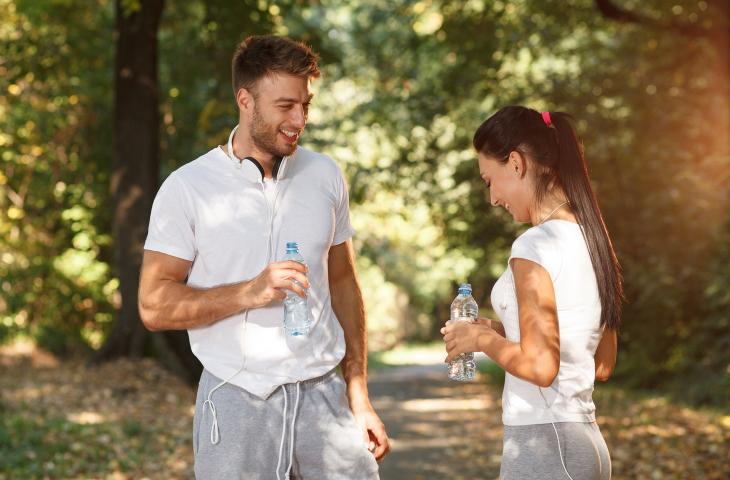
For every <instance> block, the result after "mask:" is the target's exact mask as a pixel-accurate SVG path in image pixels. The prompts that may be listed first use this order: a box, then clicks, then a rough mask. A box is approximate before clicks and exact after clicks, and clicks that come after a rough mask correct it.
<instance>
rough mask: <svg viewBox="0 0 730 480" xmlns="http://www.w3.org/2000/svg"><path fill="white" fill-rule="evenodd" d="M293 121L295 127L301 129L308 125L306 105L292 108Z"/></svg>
mask: <svg viewBox="0 0 730 480" xmlns="http://www.w3.org/2000/svg"><path fill="white" fill-rule="evenodd" d="M291 121H292V123H293V124H294V125H293V126H295V127H297V128H299V129H301V128H304V125H305V124H306V123H307V112H306V111H305V107H304V105H298V106H296V107H294V108H292V115H291Z"/></svg>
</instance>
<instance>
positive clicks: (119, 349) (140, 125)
mask: <svg viewBox="0 0 730 480" xmlns="http://www.w3.org/2000/svg"><path fill="white" fill-rule="evenodd" d="M163 8H164V0H148V1H144V2H139V3H135V2H128V1H124V0H117V1H116V34H117V38H116V62H115V68H114V70H115V85H114V123H113V128H114V139H113V159H114V160H113V167H112V176H111V194H112V199H113V202H114V216H113V225H112V232H113V237H114V240H115V243H114V245H115V260H116V265H117V272H118V275H119V289H120V294H121V305H120V308H119V311H118V314H117V319H116V322H115V323H114V327H113V329H112V331H111V332H110V334H109V336H108V337H107V339H106V342H105V343H104V345H103V346H102V348H101V349H100V350H99V351H98V352H97V353H96V354H95V356H94V361H96V362H99V361H104V360H109V359H113V358H116V357H120V356H132V357H139V356H142V355H143V354H145V353H147V354H149V353H151V352H155V354H156V355H157V356H159V357H161V359H162V360H163V362H164V363H165V364H166V365H167V366H168V367H171V368H173V369H175V370H177V371H178V372H181V373H185V374H187V375H188V378H190V379H193V378H195V377H196V373H199V368H200V367H199V366H198V364H197V362H196V360H195V359H194V357H192V354H191V353H190V350H189V347H188V346H187V338H186V335H184V333H181V332H165V333H164V334H153V333H151V332H148V331H147V330H146V329H145V328H144V326H143V325H142V322H141V320H140V318H139V311H138V308H137V299H138V294H137V291H138V289H139V272H140V267H141V264H142V253H143V250H142V247H143V245H144V241H145V237H146V234H147V226H148V223H149V214H150V210H151V208H152V200H153V199H154V195H155V193H156V192H157V187H158V177H159V172H160V134H159V129H160V114H159V88H158V75H157V71H158V45H157V33H158V29H159V25H160V18H161V16H162V10H163Z"/></svg>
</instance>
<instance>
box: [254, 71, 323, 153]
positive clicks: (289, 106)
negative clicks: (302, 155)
mask: <svg viewBox="0 0 730 480" xmlns="http://www.w3.org/2000/svg"><path fill="white" fill-rule="evenodd" d="M309 83H310V82H309V79H308V78H305V77H297V76H293V75H286V74H274V75H269V76H266V77H263V78H262V79H260V80H259V81H258V82H257V84H256V87H255V89H254V92H253V93H254V108H253V112H252V119H251V123H250V125H251V127H250V130H249V134H250V136H251V139H252V140H253V142H254V144H255V145H256V147H257V148H258V149H259V150H261V151H262V152H264V153H268V154H271V155H273V156H277V157H283V156H288V155H291V154H293V153H294V151H295V150H296V149H297V141H298V140H299V135H300V134H301V133H302V131H303V130H304V126H305V125H306V124H307V114H308V112H309V103H310V102H311V100H312V94H311V93H310V92H309Z"/></svg>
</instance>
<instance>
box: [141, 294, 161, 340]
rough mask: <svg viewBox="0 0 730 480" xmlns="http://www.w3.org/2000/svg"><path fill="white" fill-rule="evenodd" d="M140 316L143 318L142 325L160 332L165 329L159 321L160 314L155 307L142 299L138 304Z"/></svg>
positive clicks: (151, 330)
mask: <svg viewBox="0 0 730 480" xmlns="http://www.w3.org/2000/svg"><path fill="white" fill-rule="evenodd" d="M138 308H139V318H140V320H142V325H144V327H145V328H146V329H147V330H149V331H150V332H159V331H161V330H164V328H162V326H161V325H160V323H159V315H158V314H157V312H156V310H155V309H154V308H151V307H150V306H149V305H147V304H145V302H143V301H142V300H141V299H140V301H139V304H138Z"/></svg>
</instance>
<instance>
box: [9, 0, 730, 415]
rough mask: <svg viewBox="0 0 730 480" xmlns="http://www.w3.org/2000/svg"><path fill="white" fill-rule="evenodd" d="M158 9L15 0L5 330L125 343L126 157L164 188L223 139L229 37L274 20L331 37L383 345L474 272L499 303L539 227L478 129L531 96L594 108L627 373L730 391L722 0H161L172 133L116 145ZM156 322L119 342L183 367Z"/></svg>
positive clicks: (313, 128) (323, 46)
mask: <svg viewBox="0 0 730 480" xmlns="http://www.w3.org/2000/svg"><path fill="white" fill-rule="evenodd" d="M153 3H154V2H153ZM149 5H150V2H148V1H146V0H119V7H120V8H117V6H116V5H115V2H113V1H112V0H95V1H94V2H72V1H68V0H35V1H30V0H15V1H10V0H0V41H1V46H0V118H2V124H3V128H2V131H1V132H0V147H1V148H0V152H1V153H0V155H1V158H2V164H1V165H2V166H1V167H0V207H1V208H0V292H1V293H0V341H10V340H12V339H13V338H16V337H18V336H25V337H30V338H33V339H35V341H36V342H38V344H39V345H41V346H43V347H44V348H47V349H49V350H51V351H53V352H56V353H59V354H64V353H71V352H76V351H79V350H81V351H85V352H86V353H87V354H89V355H92V354H93V353H96V355H97V357H98V356H100V354H102V353H104V352H105V350H103V349H102V346H103V345H104V344H105V341H108V343H107V345H108V348H107V350H106V351H109V350H113V349H112V348H111V345H112V344H113V343H114V342H117V341H118V340H114V338H115V336H118V334H113V335H112V332H113V331H114V328H115V327H114V325H115V322H117V323H116V325H117V327H116V329H117V331H120V328H121V327H119V325H120V322H127V325H135V323H134V322H136V318H135V315H136V313H135V309H134V302H135V300H134V299H133V298H132V297H133V296H134V291H135V288H136V286H134V285H135V284H134V282H136V280H135V278H136V269H137V268H138V257H135V255H138V254H139V248H140V245H139V242H140V238H143V235H142V236H141V235H140V234H139V231H138V230H134V229H135V228H138V227H139V224H140V222H142V223H144V222H143V221H142V220H144V218H146V217H145V216H146V215H148V212H142V217H139V216H137V217H135V218H136V220H135V221H134V222H131V223H129V222H128V221H126V222H127V223H125V221H124V220H123V218H124V217H123V216H120V215H119V211H118V210H117V209H118V208H119V207H120V197H119V191H118V187H114V185H117V184H116V183H114V182H112V178H114V177H113V175H114V172H117V173H118V172H119V171H120V170H119V169H120V168H128V169H131V170H128V171H127V174H128V175H130V177H129V179H130V180H131V181H132V184H134V185H146V184H145V183H144V179H143V173H144V172H143V171H142V170H143V169H145V168H146V167H145V165H146V166H147V167H150V168H152V170H149V171H154V169H155V168H158V169H159V174H155V175H156V176H157V177H158V178H157V182H156V184H155V185H154V187H153V186H143V190H144V195H153V194H154V191H150V190H153V189H154V188H156V185H159V183H160V182H161V180H162V179H164V178H165V177H166V176H167V175H168V174H169V173H170V172H171V171H172V170H174V169H175V168H177V167H178V166H180V165H182V164H183V163H185V162H188V161H190V160H192V159H194V158H195V157H196V156H198V155H200V154H202V153H204V152H205V151H206V150H207V149H208V148H210V146H212V145H215V144H220V143H223V142H224V141H225V140H226V137H227V135H228V133H229V132H230V129H231V128H232V126H233V124H234V122H235V103H234V101H233V97H232V93H231V87H230V57H231V54H232V52H233V49H234V46H235V45H236V43H237V42H239V41H240V40H242V39H243V38H244V37H246V36H248V35H252V34H263V33H276V34H283V35H290V36H292V37H294V38H297V39H301V40H304V41H305V42H307V43H309V44H311V45H313V46H314V48H315V49H316V50H317V51H319V52H320V53H321V56H322V61H321V66H322V68H323V76H322V78H321V79H320V80H318V81H317V82H316V84H315V89H316V97H315V102H314V104H315V105H314V108H313V110H312V112H311V115H310V123H309V126H308V127H307V131H306V133H305V136H304V137H303V142H304V144H305V145H307V146H311V147H312V148H315V149H317V150H321V151H323V152H325V153H328V154H330V155H331V156H332V157H333V158H335V159H336V160H337V161H338V163H339V164H340V166H341V167H342V168H343V170H344V171H345V174H346V176H347V178H348V181H349V184H350V195H351V209H352V220H353V223H354V226H355V228H356V230H357V234H356V237H355V244H356V247H357V250H358V252H359V258H358V262H359V272H360V276H361V280H362V282H363V289H364V292H365V294H366V301H367V304H368V311H369V318H370V329H371V334H370V338H371V342H372V343H371V348H373V349H386V348H389V347H391V346H393V345H395V344H397V343H399V342H403V341H418V340H428V339H431V338H435V336H436V332H437V330H438V327H439V325H440V324H441V323H442V322H443V320H444V319H445V318H446V316H447V309H448V304H449V302H450V300H451V298H452V297H453V295H454V290H455V286H456V284H457V283H458V282H461V281H466V280H468V281H470V282H471V283H472V284H473V285H474V287H475V293H476V296H477V301H479V303H480V305H482V306H483V307H484V311H483V313H484V314H489V311H488V307H489V292H490V289H491V286H492V283H493V282H494V280H495V279H496V278H497V277H498V276H499V274H500V273H501V272H502V270H503V268H504V266H505V261H506V258H507V255H508V252H509V246H510V244H511V242H512V240H513V239H514V238H515V236H516V235H517V234H519V232H521V231H522V229H523V228H524V226H517V225H514V224H512V223H511V220H510V218H508V217H507V216H506V215H505V214H504V212H502V211H500V210H498V209H493V208H490V206H489V204H488V201H487V198H486V195H487V194H488V192H487V191H486V189H485V188H484V186H483V185H482V184H481V181H480V179H479V177H478V173H477V167H476V163H475V155H474V152H473V151H472V150H471V136H472V134H473V132H474V130H475V128H476V127H477V126H478V125H479V123H481V121H483V120H484V119H485V118H486V117H487V116H488V115H490V114H491V113H493V112H494V111H495V110H496V109H497V108H499V107H500V106H503V105H508V104H515V103H521V104H527V105H530V106H533V107H535V108H538V109H549V110H563V111H567V112H570V113H571V114H573V115H574V116H575V117H576V118H577V119H578V120H579V127H580V129H581V134H582V136H583V139H584V143H585V148H586V154H587V158H588V161H589V166H590V172H591V175H592V177H593V180H594V184H595V187H596V190H597V192H598V195H599V200H600V202H601V205H602V208H603V212H604V215H605V218H606V221H607V224H608V227H609V230H610V232H611V233H612V236H613V241H614V245H615V247H616V249H617V252H618V255H619V259H620V260H621V262H622V264H623V267H624V274H625V278H626V289H627V304H626V308H625V314H624V327H623V329H622V334H621V351H620V359H619V365H618V367H619V371H618V372H617V373H618V378H619V379H621V380H623V381H624V382H625V383H626V384H628V385H632V386H636V387H642V388H662V389H666V390H668V391H673V392H675V393H677V394H678V395H681V396H682V397H683V398H686V399H690V400H693V401H697V402H720V401H722V399H726V398H727V397H728V394H730V380H729V378H730V371H729V368H730V348H728V347H730V328H728V327H730V293H729V292H730V288H729V286H730V250H728V248H729V247H728V245H730V214H729V213H728V212H729V211H730V210H728V200H730V188H729V185H730V182H728V180H730V139H729V138H728V137H729V132H730V103H729V102H730V91H729V87H728V74H729V67H728V55H729V54H728V31H729V25H730V23H729V12H728V6H727V3H726V2H724V1H723V0H714V1H710V0H708V1H696V0H673V1H672V2H668V1H664V0H647V1H643V2H636V1H633V0H614V1H613V2H609V1H602V0H595V1H593V0H570V1H560V2H558V1H538V0H520V1H498V0H479V1H477V0H469V1H449V0H421V1H414V0H392V1H391V0H388V1H386V0H373V1H364V0H362V1H347V2H345V1H335V0H320V1H304V0H288V1H277V2H274V1H267V0H255V1H252V0H246V1H237V2H226V1H223V0H210V1H202V0H193V1H186V2H182V1H177V0H167V1H166V2H164V6H163V5H162V4H160V6H161V8H162V10H161V18H160V23H159V27H158V29H157V36H156V38H155V37H150V38H149V39H148V40H149V41H150V42H152V43H150V47H149V48H154V42H155V41H156V42H157V46H158V48H159V52H158V60H157V68H158V75H157V77H158V78H157V89H156V94H157V96H158V103H159V121H157V124H158V125H157V128H159V130H158V132H159V141H158V142H157V146H158V148H159V151H158V152H157V153H151V154H149V155H147V154H145V155H147V156H146V157H143V156H142V153H141V151H140V154H139V156H135V155H134V153H133V150H129V151H127V152H126V153H125V154H124V155H122V156H119V155H120V152H124V150H123V149H122V148H121V146H120V145H119V144H117V143H115V141H114V139H115V138H116V137H115V134H114V132H117V134H118V132H119V131H118V130H115V129H116V128H118V126H119V123H118V120H117V122H116V123H115V121H114V118H115V111H116V114H117V115H119V111H120V110H119V109H117V110H115V109H114V105H115V102H114V98H115V95H119V91H118V89H119V87H120V86H121V85H122V84H121V83H120V82H119V80H118V79H117V80H116V81H115V75H118V73H119V68H118V64H117V67H115V58H118V57H116V55H118V53H117V52H119V50H118V49H119V48H120V41H121V40H123V38H124V36H123V35H122V33H123V30H122V29H121V28H120V25H122V24H123V21H124V19H125V18H126V20H128V21H132V20H134V16H135V15H136V16H139V15H143V14H144V13H145V8H147V7H149ZM120 12H121V13H120ZM120 14H123V15H126V17H125V18H121V19H120V17H119V15H120ZM146 48H147V47H145V46H144V45H138V46H134V47H133V49H132V50H128V51H129V52H131V54H132V56H131V57H130V58H136V57H143V56H145V55H149V54H150V51H148V50H146ZM115 72H117V73H116V74H115ZM115 88H116V89H117V90H116V92H115ZM132 93H134V92H132ZM137 93H140V92H137ZM117 98H118V97H117ZM117 104H119V103H117ZM127 115H128V117H127V118H128V119H129V118H130V117H131V118H134V115H135V109H129V110H128V111H127ZM140 115H141V112H140ZM138 121H139V125H137V127H138V128H143V127H142V125H145V123H144V122H143V121H142V117H141V116H140V117H139V118H138ZM147 122H148V123H149V120H148V121H147ZM145 128H147V133H148V134H150V132H149V128H150V127H145ZM151 128H154V127H151ZM143 130H144V129H143ZM154 136H155V135H152V134H150V138H153V137H154ZM125 145H126V147H127V149H129V148H130V147H133V146H131V145H128V144H125ZM155 157H156V158H155ZM114 158H117V161H116V163H115V162H114V161H113V159H114ZM146 158H149V160H145V159H146ZM155 161H156V162H158V164H157V165H149V162H155ZM153 183H154V182H153ZM114 188H117V190H115V189H114ZM114 192H117V196H115V195H114ZM115 211H116V212H117V214H115ZM145 221H146V220H145ZM115 222H116V223H115ZM125 235H126V236H127V238H131V239H132V243H129V244H126V245H127V246H126V247H124V248H126V249H122V245H124V244H123V241H124V237H125ZM135 249H136V250H135ZM135 251H136V252H137V253H136V254H134V253H133V252H135ZM120 279H121V280H122V283H123V285H120ZM130 282H132V283H130ZM125 285H126V287H127V289H126V290H125ZM130 285H132V288H131V290H130V289H129V286H130ZM120 292H127V293H124V294H120ZM130 299H131V300H130ZM130 302H131V304H130ZM129 305H131V308H129ZM125 307H127V308H129V309H128V310H125ZM120 312H126V313H120ZM136 325H137V326H138V324H136ZM130 328H131V327H130ZM121 332H122V334H121V336H122V338H124V337H125V335H127V334H126V333H124V332H128V330H124V329H123V328H122V329H121ZM160 338H161V337H160V336H159V334H155V335H151V334H143V339H142V340H140V341H139V342H138V343H137V347H135V349H126V350H124V349H122V350H118V353H119V354H136V355H142V354H144V355H155V356H163V357H165V358H168V361H167V362H168V363H174V362H172V361H171V360H170V355H172V356H173V357H174V356H175V355H174V353H172V354H171V353H170V352H171V351H172V352H174V351H175V348H174V346H175V345H176V342H177V341H176V340H174V339H172V340H171V339H166V340H165V341H162V340H160ZM178 340H179V336H178ZM171 347H172V348H171ZM102 356H103V355H102ZM179 357H180V356H179V355H178V358H179ZM181 365H185V364H178V366H181Z"/></svg>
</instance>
